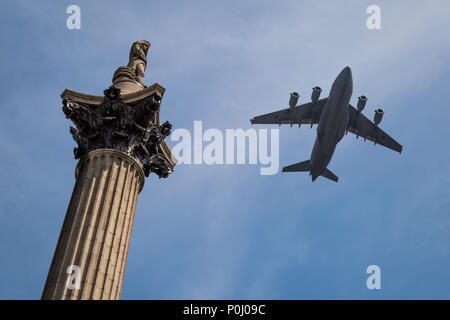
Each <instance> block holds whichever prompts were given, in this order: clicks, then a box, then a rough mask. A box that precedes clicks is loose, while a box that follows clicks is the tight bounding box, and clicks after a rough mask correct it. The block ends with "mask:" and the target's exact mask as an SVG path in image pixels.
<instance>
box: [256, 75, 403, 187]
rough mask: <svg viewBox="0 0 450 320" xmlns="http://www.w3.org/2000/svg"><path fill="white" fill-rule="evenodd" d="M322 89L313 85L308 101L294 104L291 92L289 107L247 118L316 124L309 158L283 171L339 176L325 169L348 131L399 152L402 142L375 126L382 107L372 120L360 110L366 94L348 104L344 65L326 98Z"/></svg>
mask: <svg viewBox="0 0 450 320" xmlns="http://www.w3.org/2000/svg"><path fill="white" fill-rule="evenodd" d="M321 92H322V89H321V88H320V87H314V88H313V91H312V95H311V102H308V103H305V104H302V105H299V106H296V104H297V101H298V98H299V94H298V93H297V92H292V93H291V97H290V99H289V108H288V109H283V110H280V111H276V112H272V113H268V114H265V115H261V116H258V117H254V118H253V119H251V120H250V122H251V123H252V124H279V125H281V124H290V125H291V126H292V125H293V124H298V126H299V127H300V125H302V124H305V123H308V124H311V128H312V126H313V124H318V126H317V138H316V142H315V144H314V148H313V150H312V154H311V159H310V160H306V161H303V162H299V163H295V164H293V165H290V166H287V167H284V168H283V172H294V171H306V172H309V175H310V176H311V177H312V181H315V180H316V179H317V177H318V176H323V177H325V178H328V179H330V180H333V181H335V182H337V181H338V177H337V176H336V175H335V174H334V173H333V172H331V171H330V170H329V169H327V166H328V164H329V163H330V160H331V157H332V156H333V153H334V150H335V148H336V145H337V144H338V142H339V141H340V140H341V139H342V137H343V136H344V134H347V132H348V131H350V132H352V133H354V134H355V135H356V138H358V137H363V138H364V140H366V139H368V140H371V141H373V142H375V144H377V143H378V144H381V145H382V146H385V147H387V148H389V149H392V150H394V151H397V152H400V153H401V152H402V148H403V147H402V146H401V145H400V144H399V143H398V142H397V141H395V140H394V139H392V138H391V137H390V136H389V135H388V134H387V133H386V132H384V131H383V130H382V129H380V128H379V127H378V125H379V124H380V122H381V119H382V118H383V114H384V112H383V110H382V109H377V110H375V116H374V120H373V122H372V121H370V120H369V119H367V118H366V117H365V116H364V115H363V114H362V111H363V109H364V107H365V105H366V102H367V98H366V97H365V96H360V97H358V104H357V106H356V109H355V108H354V107H353V106H352V105H351V104H349V102H350V98H351V96H352V92H353V81H352V71H351V70H350V68H349V67H345V68H344V69H343V70H342V71H341V73H340V74H339V75H338V76H337V78H336V80H334V82H333V85H332V86H331V90H330V95H329V96H328V98H324V99H319V97H320V93H321Z"/></svg>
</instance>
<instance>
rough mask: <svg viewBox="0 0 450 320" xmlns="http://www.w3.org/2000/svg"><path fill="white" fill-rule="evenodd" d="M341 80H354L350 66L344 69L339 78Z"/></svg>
mask: <svg viewBox="0 0 450 320" xmlns="http://www.w3.org/2000/svg"><path fill="white" fill-rule="evenodd" d="M338 77H339V78H341V79H343V80H349V79H351V78H352V69H350V67H349V66H347V67H345V68H344V69H342V71H341V73H340V74H339V76H338Z"/></svg>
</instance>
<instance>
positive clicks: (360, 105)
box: [356, 96, 367, 112]
mask: <svg viewBox="0 0 450 320" xmlns="http://www.w3.org/2000/svg"><path fill="white" fill-rule="evenodd" d="M366 102H367V97H366V96H360V97H358V105H357V106H356V108H357V109H358V111H359V112H362V111H363V110H364V107H365V106H366Z"/></svg>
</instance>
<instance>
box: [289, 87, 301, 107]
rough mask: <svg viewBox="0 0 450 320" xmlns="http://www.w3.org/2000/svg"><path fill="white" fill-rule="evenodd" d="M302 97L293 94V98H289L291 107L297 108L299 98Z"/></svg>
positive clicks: (295, 93)
mask: <svg viewBox="0 0 450 320" xmlns="http://www.w3.org/2000/svg"><path fill="white" fill-rule="evenodd" d="M299 97H300V95H299V94H298V93H297V92H295V91H294V92H292V93H291V97H290V98H289V107H290V108H291V109H292V108H294V107H295V106H296V104H297V101H298V98H299Z"/></svg>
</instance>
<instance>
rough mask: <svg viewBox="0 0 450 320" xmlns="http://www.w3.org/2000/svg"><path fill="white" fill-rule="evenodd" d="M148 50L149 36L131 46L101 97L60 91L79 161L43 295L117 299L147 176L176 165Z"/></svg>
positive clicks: (165, 173)
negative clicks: (148, 75) (148, 71)
mask: <svg viewBox="0 0 450 320" xmlns="http://www.w3.org/2000/svg"><path fill="white" fill-rule="evenodd" d="M149 47H150V43H149V42H147V41H137V42H135V43H134V44H133V46H132V48H131V51H130V61H129V63H128V65H127V66H126V67H125V66H122V67H119V68H118V69H117V70H116V72H115V73H114V76H113V85H112V86H111V87H110V88H108V89H106V90H105V91H104V96H97V95H89V94H84V93H79V92H76V91H73V90H69V89H66V90H64V92H63V93H62V94H61V97H62V99H63V112H64V114H65V115H66V117H67V118H69V119H70V120H72V122H73V123H74V125H75V126H74V127H71V128H70V132H71V134H72V136H73V138H74V140H75V141H76V142H77V144H78V146H77V147H76V148H75V149H74V155H75V158H76V159H80V160H79V162H78V165H77V168H76V170H75V176H76V179H77V181H76V184H75V187H74V190H73V193H72V198H71V199H70V203H69V207H68V209H67V213H66V217H65V220H64V224H63V227H62V230H61V233H60V236H59V240H58V244H57V246H56V250H55V254H54V256H53V260H52V263H51V266H50V271H49V273H48V277H47V281H46V284H45V288H44V291H43V294H42V299H57V300H60V299H96V300H99V299H102V300H104V299H119V298H120V293H121V290H122V283H123V277H124V272H125V265H126V260H127V254H128V248H129V243H130V237H131V229H132V226H133V221H134V213H135V210H136V203H137V198H138V194H139V192H140V191H141V189H142V187H143V185H144V179H145V176H148V175H149V174H150V173H151V172H154V173H155V174H157V175H158V176H159V177H160V178H161V177H164V178H165V177H167V176H168V175H169V174H170V173H171V172H172V171H173V168H174V166H175V164H176V162H177V160H176V159H175V158H174V157H173V156H172V153H171V151H170V149H169V148H168V146H167V144H166V142H165V141H164V138H166V137H167V136H168V135H169V134H170V129H171V127H172V126H171V124H170V123H168V122H164V123H163V124H162V125H160V122H159V109H160V104H161V99H162V96H163V94H164V91H165V89H164V88H163V87H162V86H161V85H159V84H157V83H155V84H153V85H152V86H150V87H146V86H145V85H144V84H143V83H142V79H143V77H144V71H145V68H146V65H147V59H146V54H147V51H148V48H149ZM73 266H76V268H77V270H79V271H80V272H79V274H78V279H79V280H80V287H79V288H76V287H75V288H74V287H73V286H72V285H73V280H74V276H75V275H74V274H69V273H68V268H69V267H70V268H72V267H73ZM69 271H71V270H69ZM69 284H70V285H69Z"/></svg>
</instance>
